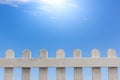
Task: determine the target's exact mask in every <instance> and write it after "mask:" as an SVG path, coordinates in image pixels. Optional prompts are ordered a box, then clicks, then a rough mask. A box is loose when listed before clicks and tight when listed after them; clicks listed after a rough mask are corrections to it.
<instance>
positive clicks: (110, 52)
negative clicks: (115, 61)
mask: <svg viewBox="0 0 120 80" xmlns="http://www.w3.org/2000/svg"><path fill="white" fill-rule="evenodd" d="M107 56H108V58H116V51H115V50H114V49H112V48H110V49H108V51H107Z"/></svg>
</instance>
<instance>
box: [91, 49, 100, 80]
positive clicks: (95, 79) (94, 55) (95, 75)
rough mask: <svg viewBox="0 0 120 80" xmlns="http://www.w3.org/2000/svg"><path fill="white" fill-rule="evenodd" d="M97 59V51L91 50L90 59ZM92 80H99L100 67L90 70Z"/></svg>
mask: <svg viewBox="0 0 120 80" xmlns="http://www.w3.org/2000/svg"><path fill="white" fill-rule="evenodd" d="M99 57H100V53H99V50H97V49H93V50H92V58H99ZM92 80H101V73H100V67H93V68H92Z"/></svg>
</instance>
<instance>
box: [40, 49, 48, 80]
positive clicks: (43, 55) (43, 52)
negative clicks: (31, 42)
mask: <svg viewBox="0 0 120 80" xmlns="http://www.w3.org/2000/svg"><path fill="white" fill-rule="evenodd" d="M40 58H42V59H43V58H48V52H47V50H41V51H40ZM43 64H44V63H43ZM47 79H48V68H46V67H42V68H39V80H47Z"/></svg>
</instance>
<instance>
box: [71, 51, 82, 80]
mask: <svg viewBox="0 0 120 80" xmlns="http://www.w3.org/2000/svg"><path fill="white" fill-rule="evenodd" d="M73 57H74V58H81V57H82V52H81V50H79V49H76V50H74V52H73ZM74 80H82V67H74Z"/></svg>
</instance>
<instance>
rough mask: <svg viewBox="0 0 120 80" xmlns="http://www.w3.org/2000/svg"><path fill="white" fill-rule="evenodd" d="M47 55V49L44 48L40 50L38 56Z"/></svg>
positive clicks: (43, 56) (45, 56)
mask: <svg viewBox="0 0 120 80" xmlns="http://www.w3.org/2000/svg"><path fill="white" fill-rule="evenodd" d="M47 57H48V51H47V50H46V49H42V50H40V58H47Z"/></svg>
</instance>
